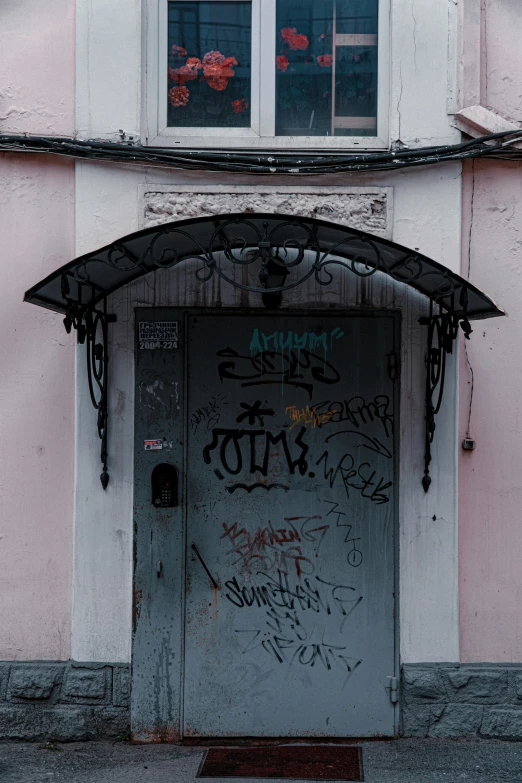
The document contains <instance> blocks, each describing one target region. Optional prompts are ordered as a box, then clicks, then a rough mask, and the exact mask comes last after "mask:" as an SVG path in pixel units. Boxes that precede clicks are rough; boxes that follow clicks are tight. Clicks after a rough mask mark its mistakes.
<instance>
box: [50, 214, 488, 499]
mask: <svg viewBox="0 0 522 783" xmlns="http://www.w3.org/2000/svg"><path fill="white" fill-rule="evenodd" d="M141 240H143V243H141ZM129 242H130V240H125V239H123V240H120V241H119V242H115V243H113V244H112V245H111V246H110V247H109V248H105V249H104V250H103V251H99V252H97V253H95V254H92V255H89V256H84V257H82V258H80V259H78V261H77V263H76V265H75V266H74V267H71V268H70V269H69V271H68V272H67V273H65V274H63V276H62V300H63V301H64V302H65V303H66V316H65V319H64V324H65V328H66V329H67V331H68V332H70V331H71V329H72V328H74V329H75V330H76V331H77V335H78V342H79V343H85V344H86V353H87V370H88V379H89V390H90V395H91V400H92V403H93V405H94V407H95V409H96V410H97V411H98V434H99V437H100V440H101V460H102V465H103V470H102V474H101V477H100V478H101V482H102V485H103V487H104V489H105V488H106V486H107V483H108V481H109V474H108V469H107V420H108V409H107V389H108V386H107V371H108V333H107V332H108V324H109V323H110V321H111V320H115V317H114V316H110V315H108V314H107V304H106V299H105V298H104V296H105V295H106V293H107V291H111V290H116V288H117V287H118V286H117V285H116V284H115V279H117V277H118V274H115V273H119V275H121V278H122V280H123V282H122V284H124V283H125V282H131V281H132V280H134V279H137V277H139V276H140V275H142V274H147V273H149V272H153V271H155V270H159V269H172V268H175V267H177V266H178V265H180V264H182V263H184V262H185V261H196V262H199V263H198V266H197V268H196V269H195V272H194V274H195V277H196V279H197V280H198V281H199V282H201V283H205V282H208V281H209V280H211V279H212V278H214V276H216V275H217V276H218V277H219V278H221V279H222V280H223V281H225V282H226V283H228V284H229V285H231V286H232V287H234V288H238V289H241V290H243V291H248V292H251V293H254V294H261V295H262V296H263V301H264V303H265V305H266V306H267V307H278V306H279V304H280V302H281V297H282V294H283V293H284V292H286V291H290V290H291V289H293V288H296V287H298V286H300V285H302V284H303V283H305V282H306V281H307V280H310V279H314V280H315V282H316V283H317V285H320V286H329V285H331V284H332V283H334V284H335V276H334V271H335V270H337V269H343V270H346V271H348V272H349V273H351V274H353V275H355V276H356V277H357V278H367V277H371V276H372V275H375V274H376V273H378V272H379V273H384V274H386V275H388V276H390V277H391V278H392V279H393V280H395V281H396V282H399V283H403V284H405V285H409V286H412V287H413V288H415V289H416V290H418V291H420V292H421V293H423V294H425V295H426V296H428V297H429V299H430V314H429V316H427V317H425V318H422V319H420V322H421V323H422V324H424V325H426V326H427V327H428V353H427V359H426V364H427V366H426V401H425V406H426V410H425V428H426V430H425V441H426V442H425V456H424V476H423V479H422V486H423V487H424V490H425V491H426V492H427V491H428V489H429V487H430V484H431V477H430V463H431V460H432V454H431V446H432V443H433V439H434V434H435V419H436V416H437V414H438V412H439V410H440V407H441V404H442V398H443V393H444V382H445V373H446V360H447V356H448V354H451V353H452V351H453V345H454V343H455V340H456V339H457V336H458V334H459V328H462V330H463V331H464V334H465V336H466V338H469V335H470V333H471V327H470V325H469V321H468V320H467V315H468V314H469V310H468V289H469V290H472V287H471V286H469V284H468V283H467V282H466V281H464V280H462V279H460V278H458V277H457V276H456V275H454V274H452V273H450V272H449V270H447V269H445V268H444V267H441V266H440V265H438V264H436V262H433V261H430V259H428V258H426V257H424V256H422V255H420V254H418V253H415V252H410V251H408V250H407V249H406V248H400V247H399V246H393V247H392V246H391V243H386V242H384V241H380V240H379V239H378V238H377V237H373V238H372V237H371V236H369V235H367V234H364V233H362V232H359V231H355V230H353V231H352V230H350V229H349V228H344V227H341V226H335V227H332V226H329V225H328V224H324V223H322V222H321V221H314V220H309V221H307V220H306V218H302V219H300V218H294V217H285V216H273V217H271V216H269V215H259V216H255V215H248V214H244V215H243V214H242V215H231V216H227V217H223V216H216V217H215V218H209V219H208V222H207V223H206V226H205V229H204V230H202V229H201V227H200V225H199V224H198V223H196V222H195V223H194V225H192V224H190V223H189V221H187V222H185V223H182V224H181V225H178V224H176V223H168V224H166V225H163V226H158V227H156V228H155V230H154V232H153V233H151V235H150V237H149V236H148V235H146V236H142V235H140V244H139V245H138V246H136V245H135V246H134V251H133V250H132V249H131V247H129ZM138 247H139V252H138V249H137V248H138ZM107 267H109V269H110V275H109V276H108V278H109V281H110V282H109V283H104V282H103V275H102V273H101V272H100V270H103V269H104V268H105V269H107ZM237 268H242V269H248V270H250V275H249V276H247V277H246V278H245V277H244V276H243V275H237V276H236V274H235V270H236V269H237ZM236 277H239V280H238V279H236ZM70 283H73V290H74V292H75V295H74V297H73V296H71V292H70V291H71V286H70ZM104 286H105V287H104ZM479 294H480V292H477V291H476V289H473V296H474V297H475V299H476V297H477V296H478V295H479ZM488 301H489V300H488ZM101 303H103V308H102V309H101V310H100V309H97V307H98V306H99V305H100V304H101ZM489 305H490V306H491V307H494V304H493V303H491V302H489ZM435 310H436V312H435ZM475 314H476V311H475ZM498 314H500V311H498Z"/></svg>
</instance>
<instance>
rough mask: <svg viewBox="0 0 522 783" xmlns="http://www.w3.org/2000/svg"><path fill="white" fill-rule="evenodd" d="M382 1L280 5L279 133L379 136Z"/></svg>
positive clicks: (307, 0) (312, 0) (288, 0)
mask: <svg viewBox="0 0 522 783" xmlns="http://www.w3.org/2000/svg"><path fill="white" fill-rule="evenodd" d="M377 11H378V0H277V22H276V24H277V30H276V35H277V38H276V134H277V135H278V136H332V135H336V136H367V135H369V136H373V135H375V134H376V131H377V119H376V117H377Z"/></svg>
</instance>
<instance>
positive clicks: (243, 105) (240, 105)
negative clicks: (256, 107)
mask: <svg viewBox="0 0 522 783" xmlns="http://www.w3.org/2000/svg"><path fill="white" fill-rule="evenodd" d="M248 107H249V104H248V103H247V102H246V100H245V99H244V98H239V99H238V100H237V101H232V109H233V110H234V114H240V113H241V112H242V111H245V109H248Z"/></svg>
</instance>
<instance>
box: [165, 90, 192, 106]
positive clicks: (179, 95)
mask: <svg viewBox="0 0 522 783" xmlns="http://www.w3.org/2000/svg"><path fill="white" fill-rule="evenodd" d="M189 95H190V92H189V91H188V89H187V88H186V87H172V89H171V90H169V103H170V105H171V106H174V107H176V108H177V109H178V108H179V107H180V106H186V105H187V103H188V100H189Z"/></svg>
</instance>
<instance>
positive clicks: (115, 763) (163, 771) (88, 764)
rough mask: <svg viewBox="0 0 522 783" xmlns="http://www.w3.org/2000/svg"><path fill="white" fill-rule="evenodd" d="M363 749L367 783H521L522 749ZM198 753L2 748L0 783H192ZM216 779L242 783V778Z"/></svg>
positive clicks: (484, 744)
mask: <svg viewBox="0 0 522 783" xmlns="http://www.w3.org/2000/svg"><path fill="white" fill-rule="evenodd" d="M362 747H363V762H364V775H365V781H366V783H500V781H509V782H510V783H518V782H519V781H520V782H521V783H522V742H502V741H498V740H482V741H477V740H472V741H471V740H468V741H465V740H439V739H426V740H424V739H422V740H420V739H402V740H397V741H392V742H370V743H363V746H362ZM203 752H204V750H203V749H201V748H186V747H177V746H174V745H130V744H128V743H126V742H115V743H111V742H72V743H63V744H62V743H56V744H54V743H47V744H46V743H43V744H40V745H39V744H37V743H26V742H18V743H17V742H3V743H2V742H0V781H1V783H44V781H47V782H48V783H55V782H56V783H61V782H62V781H67V783H148V781H151V782H152V781H154V783H167V782H168V783H190V782H191V781H194V780H196V775H197V771H198V768H199V764H200V761H201V758H202V756H203ZM213 780H214V781H215V783H220V781H221V783H224V782H225V781H228V783H233V782H234V783H240V779H239V778H228V779H217V778H213ZM257 783H261V781H260V780H259V779H257ZM266 783H277V781H274V779H272V780H270V781H266ZM279 783H281V781H279Z"/></svg>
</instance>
